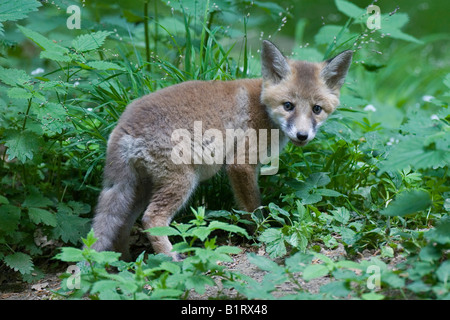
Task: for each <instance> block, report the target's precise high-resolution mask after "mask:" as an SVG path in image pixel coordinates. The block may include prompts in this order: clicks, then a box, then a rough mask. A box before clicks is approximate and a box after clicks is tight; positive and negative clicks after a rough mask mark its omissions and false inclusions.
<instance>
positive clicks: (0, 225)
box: [0, 204, 20, 234]
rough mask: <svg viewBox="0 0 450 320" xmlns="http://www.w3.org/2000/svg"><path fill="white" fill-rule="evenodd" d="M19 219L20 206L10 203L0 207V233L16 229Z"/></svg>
mask: <svg viewBox="0 0 450 320" xmlns="http://www.w3.org/2000/svg"><path fill="white" fill-rule="evenodd" d="M19 220H20V208H19V207H16V206H12V205H8V204H7V205H2V206H1V207H0V234H1V233H5V234H7V233H10V232H13V231H14V230H16V228H17V227H18V225H19Z"/></svg>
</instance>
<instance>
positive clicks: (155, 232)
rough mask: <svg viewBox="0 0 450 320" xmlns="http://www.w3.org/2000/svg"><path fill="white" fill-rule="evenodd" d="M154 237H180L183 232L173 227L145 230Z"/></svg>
mask: <svg viewBox="0 0 450 320" xmlns="http://www.w3.org/2000/svg"><path fill="white" fill-rule="evenodd" d="M145 231H146V232H148V233H150V234H151V235H152V236H160V237H161V236H180V235H181V232H180V231H178V230H177V229H175V228H172V227H168V226H167V227H153V228H150V229H147V230H145Z"/></svg>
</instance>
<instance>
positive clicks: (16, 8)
mask: <svg viewBox="0 0 450 320" xmlns="http://www.w3.org/2000/svg"><path fill="white" fill-rule="evenodd" d="M40 6H42V4H41V3H40V2H39V1H36V0H16V1H1V2H0V35H3V34H4V29H3V24H2V23H1V22H4V21H17V20H21V19H24V18H26V17H27V16H28V14H29V13H30V12H33V11H37V8H38V7H40Z"/></svg>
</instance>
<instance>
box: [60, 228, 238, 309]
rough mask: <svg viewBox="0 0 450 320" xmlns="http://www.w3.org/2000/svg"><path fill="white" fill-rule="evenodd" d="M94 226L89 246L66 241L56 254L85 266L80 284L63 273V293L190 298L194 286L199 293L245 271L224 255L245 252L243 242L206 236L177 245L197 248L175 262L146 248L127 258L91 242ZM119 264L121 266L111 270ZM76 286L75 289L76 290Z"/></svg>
mask: <svg viewBox="0 0 450 320" xmlns="http://www.w3.org/2000/svg"><path fill="white" fill-rule="evenodd" d="M155 234H158V235H163V234H170V231H169V232H168V230H166V232H164V230H162V229H155ZM95 241H96V239H95V238H94V235H93V232H90V233H88V235H87V238H86V239H83V242H84V244H85V245H86V248H84V249H82V250H81V249H75V248H70V247H65V248H62V249H61V253H59V254H57V255H56V257H55V258H56V259H59V260H61V261H66V262H75V263H78V266H79V267H78V268H80V272H79V273H78V274H77V276H79V277H80V279H79V287H78V288H75V287H74V286H73V287H71V284H72V282H70V281H69V280H70V278H71V277H72V276H71V275H70V274H66V275H64V276H63V281H62V284H63V288H62V290H60V292H59V293H60V294H63V295H66V296H67V297H70V298H81V297H83V296H85V295H88V296H89V297H90V298H91V299H101V300H110V299H122V300H130V299H132V300H142V299H174V298H187V296H188V294H189V291H190V290H194V291H195V292H197V293H199V294H203V293H204V292H205V287H206V286H215V285H216V282H217V281H220V282H222V281H224V282H226V281H234V278H235V277H239V274H237V273H236V274H234V273H232V272H230V271H226V270H225V267H224V266H221V265H219V264H218V262H220V261H222V262H223V261H225V262H230V261H232V259H231V258H230V255H231V254H237V253H239V252H240V249H239V248H236V247H229V246H221V247H217V246H215V245H214V241H206V242H205V244H206V247H205V248H200V247H190V246H188V245H187V243H178V244H177V250H178V251H179V252H184V253H186V254H189V253H192V254H191V255H190V256H188V257H187V258H186V259H184V260H183V261H182V262H173V261H171V259H170V258H169V257H167V256H165V255H149V256H148V257H147V258H145V256H144V253H142V254H141V255H140V256H139V257H138V258H137V259H136V261H135V262H131V263H125V262H123V261H120V260H119V256H120V254H118V253H115V252H108V251H104V252H96V251H95V250H93V249H92V248H91V246H92V245H93V244H94V243H95ZM111 267H114V268H115V269H116V270H117V271H118V272H110V271H109V270H110V268H111ZM73 289H75V290H73Z"/></svg>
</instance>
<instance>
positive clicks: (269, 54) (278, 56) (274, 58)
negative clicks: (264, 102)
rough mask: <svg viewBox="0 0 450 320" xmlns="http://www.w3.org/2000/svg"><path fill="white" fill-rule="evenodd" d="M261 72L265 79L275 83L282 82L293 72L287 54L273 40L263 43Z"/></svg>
mask: <svg viewBox="0 0 450 320" xmlns="http://www.w3.org/2000/svg"><path fill="white" fill-rule="evenodd" d="M261 72H262V76H263V79H264V80H270V81H272V82H275V83H278V82H280V81H281V80H282V79H283V78H285V77H286V76H287V75H288V74H289V73H290V72H291V68H290V67H289V64H288V62H287V60H286V58H285V56H284V55H283V54H282V53H281V51H280V50H278V48H277V47H275V45H274V44H273V43H272V42H270V41H267V40H264V41H263V43H262V50H261Z"/></svg>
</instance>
